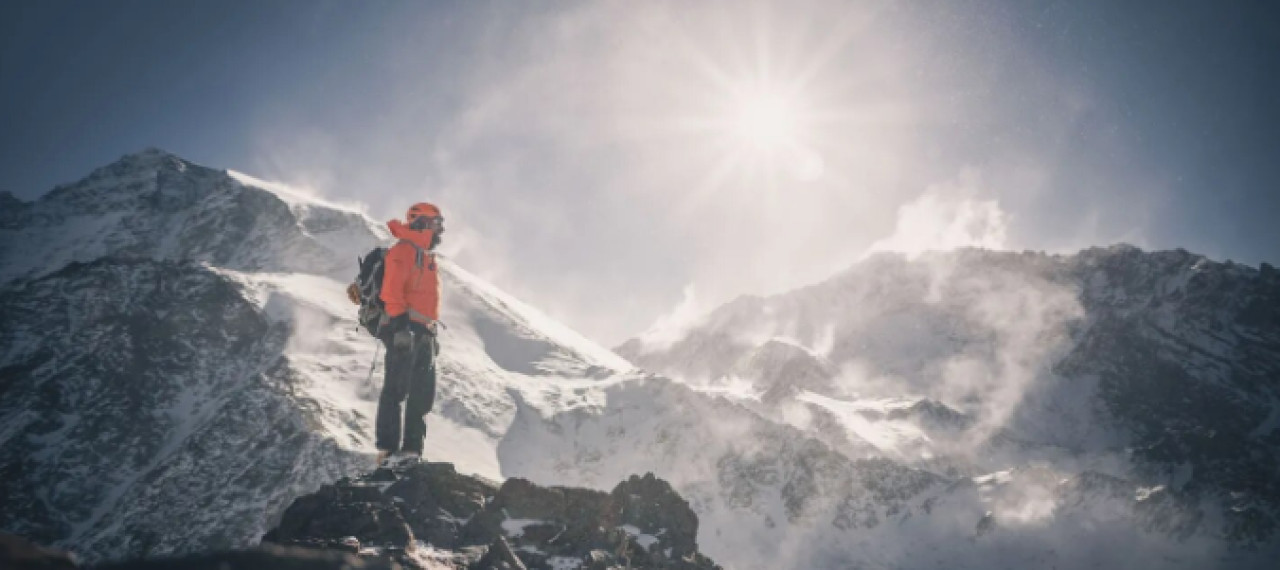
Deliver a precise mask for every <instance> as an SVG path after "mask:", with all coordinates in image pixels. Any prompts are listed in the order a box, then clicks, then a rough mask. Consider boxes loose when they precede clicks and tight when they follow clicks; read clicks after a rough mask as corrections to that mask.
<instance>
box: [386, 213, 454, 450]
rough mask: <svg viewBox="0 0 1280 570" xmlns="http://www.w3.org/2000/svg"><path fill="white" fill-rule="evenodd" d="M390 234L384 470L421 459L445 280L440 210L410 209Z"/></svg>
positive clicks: (433, 384) (394, 222)
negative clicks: (438, 257)
mask: <svg viewBox="0 0 1280 570" xmlns="http://www.w3.org/2000/svg"><path fill="white" fill-rule="evenodd" d="M387 228H388V229H390V230H391V235H392V236H394V237H396V238H398V239H399V240H400V241H399V242H397V243H396V244H395V245H394V246H392V247H391V249H389V250H388V251H387V254H386V258H385V261H384V264H385V273H384V274H383V279H382V291H381V294H380V296H381V298H382V301H383V303H384V304H385V307H386V314H387V317H389V318H390V320H389V324H388V325H387V326H385V327H382V329H381V330H379V331H378V333H379V334H378V336H379V338H380V340H381V341H382V342H383V343H384V344H385V345H386V347H387V358H386V374H385V379H384V381H383V386H382V394H381V396H379V398H378V417H377V422H376V423H377V427H376V433H375V438H376V443H377V447H378V464H379V465H380V466H381V465H387V464H392V463H394V464H402V463H406V462H408V463H412V462H416V461H418V460H420V458H421V457H422V447H423V440H424V439H425V438H426V435H427V422H426V415H427V413H428V412H430V411H431V407H432V405H433V404H434V403H435V397H436V357H437V356H438V355H439V353H440V343H439V341H438V340H437V338H436V336H437V334H438V333H439V330H438V327H439V326H440V324H439V320H440V274H439V271H438V266H437V265H436V254H435V248H436V246H438V245H439V244H440V234H442V233H444V217H443V216H441V215H440V209H439V208H437V207H436V206H434V205H432V204H428V203H426V202H420V203H418V204H414V205H413V206H412V207H411V208H409V212H408V213H407V214H406V215H405V221H404V222H401V221H400V220H391V221H389V222H387ZM402 403H403V404H404V410H403V412H404V414H403V418H404V422H403V423H404V430H403V433H402V432H401V429H400V428H401V404H402ZM402 436H403V437H402Z"/></svg>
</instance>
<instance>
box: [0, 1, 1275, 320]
mask: <svg viewBox="0 0 1280 570" xmlns="http://www.w3.org/2000/svg"><path fill="white" fill-rule="evenodd" d="M1269 5H1270V3H1267V2H1260V1H1235V2H1208V1H1204V2H1177V1H1174V2H1169V1H1151V2H1123V1H1102V0H1099V1H1095V2H1057V1H1055V2H1032V1H1017V2H994V1H963V2H962V1H955V2H927V3H926V2H890V1H867V2H835V1H819V2H798V1H785V2H777V3H767V2H550V1H548V2H483V1H473V2H461V1H459V2H436V3H425V2H359V3H357V2H319V1H299V2H292V1H290V2H285V1H266V2H186V1H184V2H128V1H113V2H79V3H63V2H48V1H40V2H35V1H31V2H15V1H8V2H5V3H3V4H2V5H0V189H4V190H8V191H11V192H13V193H15V194H17V195H18V196H19V197H22V198H28V199H29V198H34V197H36V196H38V195H40V194H42V193H43V192H46V191H48V190H49V189H50V188H52V187H53V186H54V185H55V184H58V183H62V182H69V181H73V180H75V179H77V178H79V177H81V176H83V175H85V174H87V173H88V171H89V170H91V169H92V168H93V167H95V166H99V165H102V164H105V163H107V162H110V161H112V160H114V159H116V158H118V157H119V156H120V155H122V154H124V153H127V152H132V151H136V150H140V149H142V148H144V147H147V146H158V147H161V148H164V149H166V150H170V151H172V152H175V153H177V154H179V155H182V156H184V157H186V158H188V159H190V160H193V161H196V162H199V163H202V164H206V165H209V166H215V167H226V168H233V169H236V170H241V171H245V172H248V173H250V174H253V175H255V176H258V177H262V178H268V179H276V180H280V181H283V182H288V183H292V184H296V185H299V186H304V187H307V188H310V189H312V190H313V191H315V192H317V193H319V194H322V195H325V196H327V197H331V198H337V199H343V200H348V201H358V202H360V203H363V204H365V205H366V206H367V207H368V211H369V212H370V213H371V214H374V215H376V216H379V217H390V216H396V215H400V214H402V212H403V209H404V207H405V206H407V205H408V204H410V203H412V202H415V201H418V200H423V199H426V200H431V201H434V202H437V203H438V204H440V206H441V207H442V208H443V210H444V212H445V216H446V218H447V220H448V225H449V228H450V231H449V233H448V234H447V235H446V237H447V238H448V240H447V242H448V243H447V249H446V251H449V252H451V253H453V254H454V255H456V256H457V258H458V259H459V261H460V262H461V263H463V264H464V265H465V266H467V267H468V268H470V269H471V270H472V271H474V272H477V273H479V274H481V275H482V276H485V277H487V278H489V279H490V280H492V281H494V282H495V283H496V284H497V285H499V286H500V287H502V288H504V289H506V290H508V291H510V292H512V293H514V294H516V295H518V296H520V297H522V298H524V299H526V300H528V301H530V302H531V303H533V304H535V305H537V306H539V307H541V308H543V309H544V310H546V311H547V312H549V313H550V314H552V315H553V316H556V317H558V318H560V319H561V320H563V321H565V322H567V323H568V324H570V325H571V326H574V327H576V328H578V329H579V330H581V331H583V332H585V333H586V334H588V335H589V336H592V337H594V338H596V339H597V340H599V341H601V342H603V343H605V344H608V345H614V344H616V343H618V342H620V341H621V340H624V339H625V338H627V337H629V336H632V335H634V334H636V333H639V332H641V331H642V330H644V329H645V328H647V327H648V326H649V325H650V324H651V323H653V322H654V321H655V319H658V318H659V317H661V316H662V315H665V314H668V313H669V312H671V311H672V310H673V308H675V307H676V306H677V305H679V304H681V303H682V300H684V301H683V302H684V310H705V309H708V308H711V307H713V306H715V305H716V304H718V303H720V302H722V301H725V300H727V299H729V298H732V297H733V296H735V295H738V294H741V293H769V292H776V291H779V290H783V289H787V288H791V287H795V286H797V285H802V284H805V283H810V282H814V281H817V280H819V279H821V278H823V277H824V276H827V275H829V274H831V273H833V272H835V271H837V270H839V269H840V268H843V267H845V266H847V265H848V264H850V263H852V262H854V261H856V260H857V259H859V258H860V257H862V256H863V255H865V254H866V252H868V251H870V250H874V249H901V250H908V251H913V250H919V249H923V248H930V247H947V246H955V245H962V244H979V245H986V246H991V247H1003V248H1010V249H1047V250H1050V251H1071V250H1074V249H1078V248H1080V247H1084V246H1087V245H1091V244H1109V243H1113V242H1116V241H1128V242H1132V243H1135V244H1137V245H1140V246H1143V247H1148V248H1172V247H1185V248H1187V249H1190V250H1192V251H1196V252H1201V253H1205V254H1208V255H1211V256H1213V257H1215V258H1218V259H1226V258H1230V259H1234V260H1236V261H1241V262H1245V263H1250V264H1256V263H1258V262H1260V261H1270V262H1272V263H1275V262H1277V261H1280V223H1277V220H1278V219H1280V216H1278V214H1280V189H1277V186H1276V181H1277V180H1280V55H1278V54H1280V31H1278V30H1280V27H1278V26H1277V23H1278V22H1280V18H1278V17H1277V16H1278V15H1277V14H1276V13H1274V12H1273V11H1272V9H1270V8H1269V7H1268V6H1269ZM686 293H692V295H691V296H687V295H686Z"/></svg>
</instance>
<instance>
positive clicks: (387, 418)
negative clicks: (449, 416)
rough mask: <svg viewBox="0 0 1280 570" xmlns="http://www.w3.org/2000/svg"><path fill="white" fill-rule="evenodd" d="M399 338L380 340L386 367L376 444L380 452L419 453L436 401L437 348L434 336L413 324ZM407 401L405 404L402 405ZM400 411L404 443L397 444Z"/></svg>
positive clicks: (398, 442) (379, 406)
mask: <svg viewBox="0 0 1280 570" xmlns="http://www.w3.org/2000/svg"><path fill="white" fill-rule="evenodd" d="M400 335H401V336H400V337H399V338H395V337H392V338H388V339H384V341H383V342H384V344H386V347H387V365H386V374H385V379H384V380H383V383H382V395H381V397H379V398H378V419H377V428H376V429H377V434H376V435H377V440H378V441H377V445H378V449H380V450H382V451H392V452H394V451H396V450H400V451H407V452H411V453H417V454H422V440H423V439H424V438H425V437H426V435H427V420H426V415H427V412H430V411H431V406H432V405H434V404H435V400H436V354H438V353H439V352H440V345H439V344H438V343H437V341H436V337H435V335H433V334H431V333H429V332H427V329H426V328H425V327H422V326H420V325H418V324H417V323H414V324H413V325H411V326H410V331H408V332H401V333H400ZM406 400H407V402H406ZM401 402H406V405H405V410H404V443H403V447H401V441H400V403H401Z"/></svg>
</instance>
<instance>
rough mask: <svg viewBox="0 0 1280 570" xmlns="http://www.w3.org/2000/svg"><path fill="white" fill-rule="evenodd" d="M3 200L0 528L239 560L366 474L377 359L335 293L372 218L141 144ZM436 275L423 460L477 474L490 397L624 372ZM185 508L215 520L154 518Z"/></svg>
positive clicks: (494, 431)
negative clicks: (325, 488)
mask: <svg viewBox="0 0 1280 570" xmlns="http://www.w3.org/2000/svg"><path fill="white" fill-rule="evenodd" d="M16 208H17V211H18V214H19V215H14V216H6V218H5V224H4V225H3V226H0V244H3V245H2V246H0V287H2V288H3V289H2V291H3V298H2V299H3V300H2V302H0V314H2V315H3V317H4V318H3V325H0V339H3V347H4V349H3V352H2V353H0V355H2V360H0V378H2V379H3V381H2V382H0V392H3V400H2V401H0V436H2V437H3V438H4V441H5V445H4V447H3V450H2V451H0V473H3V475H4V477H3V482H0V506H2V507H3V508H0V512H2V513H3V514H0V528H4V529H5V530H9V531H12V532H18V533H22V534H25V535H28V536H31V537H32V538H34V539H36V540H38V541H40V542H45V543H57V544H61V545H66V546H69V547H72V548H73V549H74V550H76V551H77V552H79V553H80V554H81V555H83V556H85V557H87V558H89V559H91V560H92V559H102V558H116V557H124V556H136V555H140V554H153V555H154V554H162V553H166V552H183V551H193V550H203V549H208V548H211V547H233V546H242V545H245V544H249V543H253V542H255V541H256V539H257V538H258V537H259V536H261V534H262V533H263V532H264V531H265V529H266V528H267V525H268V524H269V523H270V521H271V519H272V518H273V517H274V516H275V514H276V513H278V512H279V510H280V509H281V508H283V505H284V504H286V503H287V501H289V500H290V499H292V498H293V497H294V496H297V495H299V494H302V493H304V492H307V491H310V490H313V489H315V488H316V487H318V486H319V485H320V484H322V483H325V482H328V481H332V480H334V479H336V478H337V477H339V476H342V475H347V474H352V473H355V472H356V471H358V470H359V469H361V468H363V467H364V466H366V465H368V464H369V463H370V462H371V459H372V456H373V454H374V451H375V450H374V449H373V447H372V441H371V433H372V421H373V417H374V410H375V405H376V396H377V394H378V392H379V389H380V384H381V362H380V357H378V358H375V355H377V353H378V351H379V346H378V344H377V343H376V342H375V341H374V340H373V339H371V338H370V337H369V336H368V335H367V334H365V333H364V332H363V331H361V330H359V329H358V327H357V324H356V322H355V320H354V316H355V311H354V308H353V307H352V306H351V305H350V304H349V302H348V301H347V300H346V296H345V292H344V290H345V286H346V282H347V280H348V279H349V278H350V277H351V274H352V273H354V268H355V260H356V257H357V256H358V255H362V254H364V253H366V252H367V251H368V250H369V249H370V248H372V247H373V246H375V245H377V244H380V243H388V240H387V237H388V236H387V232H386V231H385V229H384V228H383V226H382V224H380V223H378V222H374V221H372V220H370V219H368V218H367V217H366V216H364V215H363V214H361V213H360V212H358V211H356V210H354V209H350V208H346V207H343V206H339V205H335V204H331V203H327V202H324V201H322V200H317V199H313V198H311V197H308V196H306V195H305V194H303V193H300V192H296V191H290V190H289V189H288V188H287V187H283V186H280V185H276V184H270V183H263V182H260V181H257V180H255V179H252V178H251V177H247V176H244V175H239V174H231V173H227V172H225V171H218V170H213V169H209V168H205V167H202V166H199V165H195V164H192V163H190V162H187V161H185V160H182V159H181V158H178V157H176V156H173V155H170V154H167V153H164V152H162V151H158V150H154V149H152V150H147V151H144V152H142V153H138V154H135V155H129V156H126V157H124V158H123V159H121V160H120V161H118V162H116V163H113V164H111V165H108V166H106V167H103V168H101V169H98V170H97V171H95V172H94V173H92V174H91V175H90V176H89V177H87V178H85V179H84V180H82V181H80V182H77V183H75V184H71V185H67V186H63V187H59V188H57V189H55V190H53V191H52V192H50V193H49V194H47V195H46V196H44V197H42V198H41V199H40V200H38V201H36V202H34V203H19V204H17V205H16ZM441 266H442V273H443V275H444V279H445V289H446V296H445V302H444V307H443V311H442V312H443V314H442V318H443V320H444V321H445V322H446V323H447V324H448V328H447V329H446V330H445V331H444V332H443V334H442V337H441V344H442V346H443V354H442V358H441V362H440V372H441V378H440V383H439V387H440V390H439V397H438V399H437V405H436V413H435V414H433V415H432V416H431V418H430V421H429V436H428V443H427V448H426V453H427V455H428V456H429V457H433V458H438V459H441V460H447V461H451V462H453V463H455V464H457V465H458V467H459V468H460V469H461V470H464V471H466V472H469V473H474V474H478V475H481V476H484V477H488V478H491V479H500V478H501V476H502V475H503V473H502V471H503V470H502V468H501V465H500V462H499V458H498V457H497V454H496V448H497V440H498V439H499V438H500V437H501V436H502V435H503V434H504V433H505V431H506V429H507V427H508V426H509V425H510V423H511V421H512V419H513V417H514V413H515V406H514V403H513V400H512V398H511V397H510V396H509V395H508V390H509V389H511V388H512V387H513V386H520V385H522V384H526V383H532V384H546V383H552V384H554V383H555V382H557V381H564V382H568V383H570V384H574V385H577V384H582V383H586V384H590V383H591V382H594V381H595V380H594V379H596V378H603V377H607V376H609V375H611V374H615V373H617V372H619V371H624V370H625V369H627V368H629V367H630V366H629V364H627V363H626V362H625V361H624V360H622V359H620V358H618V357H617V356H615V355H613V354H612V353H611V352H609V351H608V350H605V349H603V348H600V347H599V346H597V345H594V344H593V343H591V342H589V341H587V340H585V339H584V338H582V337H581V336H580V335H578V334H576V333H574V332H573V331H571V330H569V329H568V328H566V327H564V326H563V325H559V324H558V323H555V322H554V321H552V320H551V319H549V318H548V317H546V316H545V315H543V314H541V313H540V312H538V311H537V310H535V309H533V308H531V307H528V306H526V305H524V304H523V303H521V302H519V301H518V300H516V299H513V298H511V297H510V296H508V295H506V294H504V293H502V292H501V291H499V290H497V289H496V288H494V287H492V286H490V285H488V284H485V283H483V282H482V281H481V280H479V279H477V278H476V277H475V276H473V275H471V274H469V273H467V272H466V271H464V270H462V269H461V268H459V267H457V266H456V265H455V264H453V263H452V262H451V261H449V260H447V259H445V260H442V261H441ZM371 364H375V365H376V366H377V367H378V369H377V370H375V371H373V373H372V374H371V373H370V372H371V371H370V365H371ZM195 504H205V505H214V506H217V508H207V509H202V510H201V511H200V512H201V513H202V515H201V517H202V518H201V519H200V520H195V521H192V524H190V525H173V524H172V521H173V520H183V519H185V518H186V517H188V512H189V511H190V510H192V508H193V506H194V505H195Z"/></svg>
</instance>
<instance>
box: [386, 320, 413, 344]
mask: <svg viewBox="0 0 1280 570" xmlns="http://www.w3.org/2000/svg"><path fill="white" fill-rule="evenodd" d="M387 330H388V334H390V335H391V344H392V345H394V346H398V347H405V346H409V345H411V344H413V333H411V332H409V314H408V313H402V314H399V315H396V316H394V317H391V323H390V324H388V325H387Z"/></svg>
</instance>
